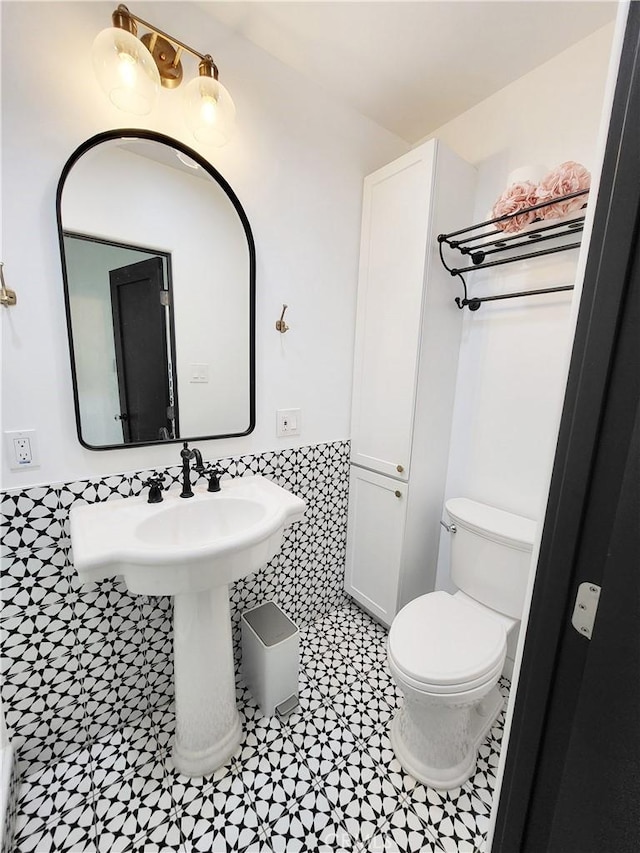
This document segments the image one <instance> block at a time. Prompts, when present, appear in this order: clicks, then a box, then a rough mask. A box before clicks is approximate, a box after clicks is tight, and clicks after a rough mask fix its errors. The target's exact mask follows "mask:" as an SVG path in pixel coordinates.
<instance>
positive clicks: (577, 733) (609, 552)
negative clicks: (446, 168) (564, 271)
mask: <svg viewBox="0 0 640 853" xmlns="http://www.w3.org/2000/svg"><path fill="white" fill-rule="evenodd" d="M639 152H640V3H632V4H631V5H630V12H629V20H628V26H627V33H626V36H625V43H624V48H623V52H622V59H621V64H620V71H619V76H618V84H617V88H616V94H615V99H614V106H613V112H612V118H611V124H610V128H609V138H608V142H607V149H606V154H605V161H604V167H603V173H602V178H601V185H600V191H599V195H598V200H597V206H596V211H595V218H594V226H593V234H592V238H591V242H590V249H589V257H588V261H587V268H586V272H585V284H584V292H583V296H582V300H581V305H580V313H579V317H578V324H577V328H576V338H575V343H574V350H573V356H572V362H571V369H570V372H569V380H568V386H567V394H566V398H565V407H564V412H563V417H562V423H561V427H560V434H559V437H558V447H557V452H556V460H555V465H554V472H553V477H552V482H551V489H550V494H549V503H548V509H547V513H546V517H545V523H544V529H543V535H542V542H541V548H540V558H539V562H538V570H537V574H536V581H535V587H534V592H533V599H532V606H531V613H530V619H529V624H528V627H527V633H526V640H525V647H524V654H523V661H522V670H521V675H520V679H519V682H518V689H517V695H516V702H515V707H514V715H513V724H512V732H511V736H510V739H509V743H508V747H507V758H506V764H505V774H504V779H503V784H502V790H501V795H500V801H499V805H498V813H497V820H496V827H495V834H494V841H493V846H492V853H637V851H638V850H640V433H639V430H640V425H639V418H640V155H639ZM585 582H586V583H589V584H591V585H595V586H597V587H601V588H602V591H601V593H600V599H599V603H598V608H597V613H596V617H595V622H594V625H593V633H592V636H591V639H588V636H585V635H584V634H580V633H579V632H578V631H576V629H575V628H574V627H573V625H572V614H573V611H574V607H575V602H576V593H577V590H578V586H579V585H580V584H581V583H585Z"/></svg>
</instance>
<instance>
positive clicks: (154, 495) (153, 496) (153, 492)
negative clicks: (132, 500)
mask: <svg viewBox="0 0 640 853" xmlns="http://www.w3.org/2000/svg"><path fill="white" fill-rule="evenodd" d="M164 479H165V477H164V474H158V475H157V476H155V477H149V479H148V480H145V481H144V483H143V484H142V485H143V486H149V497H148V498H147V503H150V504H159V503H161V501H162V485H161V484H162V483H163V482H164Z"/></svg>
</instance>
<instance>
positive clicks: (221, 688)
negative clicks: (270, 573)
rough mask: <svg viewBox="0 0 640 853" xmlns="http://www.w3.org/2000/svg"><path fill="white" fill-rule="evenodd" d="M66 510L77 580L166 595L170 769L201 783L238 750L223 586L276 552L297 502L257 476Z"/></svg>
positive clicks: (297, 513) (298, 511) (298, 514)
mask: <svg viewBox="0 0 640 853" xmlns="http://www.w3.org/2000/svg"><path fill="white" fill-rule="evenodd" d="M163 495H164V500H163V501H162V503H157V504H150V503H148V502H147V498H146V495H143V496H140V497H133V498H124V499H123V500H114V501H107V502H105V503H99V504H90V505H87V506H77V507H73V508H72V510H71V514H70V518H71V544H72V546H73V559H74V563H75V568H76V571H77V573H78V576H79V578H80V580H81V581H85V582H86V581H96V580H103V579H105V578H110V577H114V576H115V575H123V577H124V581H125V584H126V585H127V588H128V589H129V590H130V591H131V592H133V593H139V594H141V595H173V596H174V611H173V643H174V668H175V669H174V678H175V696H176V739H175V743H174V747H173V758H174V763H175V766H176V768H177V769H178V770H179V771H180V772H181V773H185V774H187V775H189V776H202V775H205V774H207V773H211V772H212V771H213V770H215V769H216V768H218V767H220V766H221V765H222V764H224V763H225V761H226V760H227V759H228V758H229V757H230V756H231V755H232V754H233V752H234V751H235V749H236V747H237V746H238V744H239V743H240V738H241V735H242V728H241V725H240V718H239V716H238V711H237V709H236V700H235V676H234V667H233V649H232V642H231V621H230V617H229V593H228V584H229V583H230V582H231V581H234V580H239V579H240V578H243V577H245V576H246V575H248V574H250V573H251V572H255V571H256V570H257V569H259V568H260V567H261V566H263V565H264V564H265V563H267V562H268V561H269V560H270V559H271V558H272V557H274V556H275V554H276V553H277V552H278V550H279V548H280V546H281V544H282V537H283V533H284V530H285V528H286V527H288V526H289V525H290V524H293V523H294V522H295V521H298V520H299V519H301V518H302V516H303V514H304V510H305V502H304V501H303V500H301V499H300V498H298V497H296V496H295V495H292V494H291V493H290V492H288V491H287V490H286V489H282V488H280V486H277V485H276V484H275V483H273V482H271V481H270V480H266V479H265V478H264V477H261V476H257V475H256V476H253V477H240V478H236V479H234V480H224V481H223V482H222V489H221V491H219V492H208V491H206V489H205V488H204V487H202V488H198V487H196V488H195V489H194V496H193V497H192V498H186V499H183V498H180V496H179V493H178V492H177V491H176V492H175V493H171V492H164V493H163Z"/></svg>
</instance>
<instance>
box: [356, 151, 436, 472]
mask: <svg viewBox="0 0 640 853" xmlns="http://www.w3.org/2000/svg"><path fill="white" fill-rule="evenodd" d="M434 161H435V142H433V143H427V144H426V145H421V146H420V147H419V149H416V151H412V152H409V154H406V155H404V156H403V157H400V158H399V159H398V160H396V161H394V162H393V163H391V164H390V165H389V166H385V167H384V168H383V169H379V170H378V171H377V172H374V173H373V174H372V175H369V176H368V177H367V178H365V182H364V198H363V223H362V238H361V247H360V272H359V281H358V309H357V320H356V344H355V358H354V386H353V409H352V424H351V447H352V461H353V462H354V463H355V464H356V465H362V466H364V467H365V468H369V469H371V470H374V471H379V472H380V473H382V474H388V475H390V476H392V477H398V478H400V479H405V480H406V479H408V477H409V466H410V462H411V459H410V457H411V438H412V430H413V415H414V405H415V392H416V380H417V369H418V356H419V351H420V329H421V318H422V301H423V289H424V288H423V285H424V276H425V264H426V254H427V241H428V231H429V227H428V223H429V214H430V206H431V197H432V194H433V193H432V189H433V176H434Z"/></svg>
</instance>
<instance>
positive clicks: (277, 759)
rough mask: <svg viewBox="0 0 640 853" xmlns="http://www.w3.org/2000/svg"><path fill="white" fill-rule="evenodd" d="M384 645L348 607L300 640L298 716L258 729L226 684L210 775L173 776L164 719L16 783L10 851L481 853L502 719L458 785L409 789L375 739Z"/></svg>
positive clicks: (385, 693)
mask: <svg viewBox="0 0 640 853" xmlns="http://www.w3.org/2000/svg"><path fill="white" fill-rule="evenodd" d="M385 640H386V632H385V630H384V629H383V628H382V627H381V626H379V625H377V624H376V623H374V622H373V621H372V620H370V619H369V618H368V617H367V616H366V615H365V614H364V613H362V611H360V610H359V609H358V608H356V607H355V606H349V607H346V608H344V609H341V610H338V611H336V612H335V613H332V614H330V615H329V616H326V617H324V618H323V619H322V620H321V621H319V622H317V623H315V624H314V625H311V626H308V627H306V628H303V629H302V630H301V657H302V666H301V673H300V705H301V707H300V711H299V712H297V713H295V714H293V715H292V716H290V717H289V719H288V720H286V721H285V722H282V721H280V720H278V719H277V718H264V717H261V715H260V713H259V711H258V709H257V707H256V705H255V702H254V701H253V699H252V697H251V696H250V694H249V692H248V690H247V689H246V687H245V686H244V685H243V683H242V680H241V679H240V678H239V679H238V705H239V709H240V712H241V715H242V717H243V722H244V737H243V741H242V745H241V748H240V750H239V752H238V753H237V754H236V755H235V757H234V758H233V759H231V761H230V762H229V763H228V764H226V765H225V766H224V767H222V768H220V769H219V770H218V771H217V772H216V773H214V774H212V775H210V776H206V777H203V778H197V779H189V778H187V777H185V776H182V775H180V774H179V773H177V772H176V771H175V769H174V768H173V766H172V762H171V758H170V743H171V737H172V729H173V710H172V708H171V707H167V708H165V709H164V710H160V711H157V712H155V713H154V714H153V715H152V716H151V717H142V718H140V719H139V720H137V721H136V722H135V724H130V725H127V726H126V727H124V728H122V729H121V730H120V731H119V732H118V734H117V736H115V737H113V736H112V737H110V738H109V739H108V741H103V742H96V743H94V744H93V745H92V746H91V747H90V748H87V749H85V750H82V751H80V752H77V753H75V754H74V755H72V756H71V757H69V758H68V759H67V760H65V761H64V762H58V763H57V764H55V765H52V766H50V767H47V768H45V769H44V770H41V771H39V772H38V773H36V774H33V775H30V776H28V777H27V778H26V779H25V780H24V781H23V784H22V786H21V789H20V795H19V802H18V815H17V818H16V824H15V835H14V838H15V841H14V848H13V849H14V851H15V853H26V851H35V853H47V851H56V853H57V851H69V852H70V853H120V852H121V851H122V853H124V851H131V853H155V851H157V852H158V853H160V851H179V853H190V851H210V853H211V851H213V853H226V851H251V853H254V851H255V853H267V852H268V851H269V853H270V851H273V853H296V851H307V850H309V851H319V853H341V851H344V853H347V851H349V853H351V852H352V851H353V853H365V851H367V853H383V851H384V853H392V851H398V853H399V851H418V850H420V851H429V853H440V852H441V851H442V850H445V851H456V853H466V851H473V852H474V853H475V851H482V850H483V848H484V841H485V834H486V831H487V827H488V820H489V813H490V809H491V801H492V790H493V786H494V781H495V771H496V767H497V763H498V755H499V750H500V740H501V736H502V727H503V722H504V712H503V713H502V714H501V715H500V718H499V719H498V721H497V722H496V724H495V725H494V727H493V729H492V731H491V733H490V735H489V737H488V738H487V740H486V741H485V743H484V744H483V746H482V747H481V749H480V755H479V759H478V763H477V768H476V772H475V775H474V776H473V777H472V779H471V780H470V781H469V782H467V783H466V784H465V785H463V786H462V787H461V788H456V789H454V790H451V791H447V792H444V791H436V790H433V789H431V788H426V787H425V786H423V785H422V784H420V783H419V782H416V781H415V780H414V779H413V778H412V777H411V776H409V775H407V774H406V773H404V772H403V771H402V769H401V767H400V765H399V764H398V762H397V761H396V759H395V757H394V755H393V752H392V750H391V745H390V743H389V739H388V736H387V728H388V725H389V722H390V720H391V718H392V716H393V713H394V708H395V707H396V706H397V703H398V701H399V694H398V691H397V689H396V688H395V686H394V684H393V681H392V680H391V677H390V675H389V673H388V670H387V667H386V663H385ZM501 687H502V690H503V692H504V693H505V695H506V693H507V691H508V688H509V684H508V682H507V681H506V680H502V681H501Z"/></svg>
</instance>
